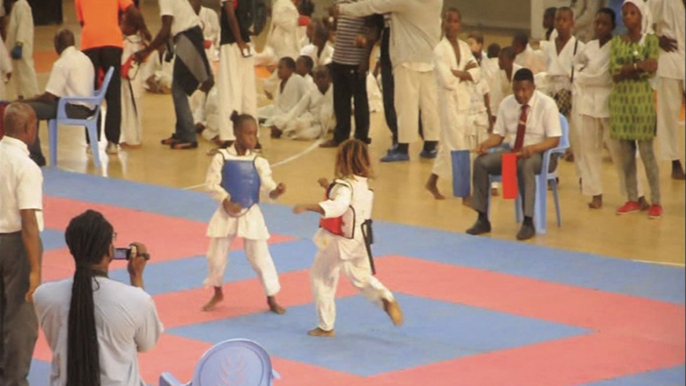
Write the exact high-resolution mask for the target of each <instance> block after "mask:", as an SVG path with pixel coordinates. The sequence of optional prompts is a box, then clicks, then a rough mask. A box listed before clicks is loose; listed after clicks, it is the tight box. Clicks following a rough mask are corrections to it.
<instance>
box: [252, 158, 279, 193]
mask: <svg viewBox="0 0 686 386" xmlns="http://www.w3.org/2000/svg"><path fill="white" fill-rule="evenodd" d="M255 167H256V168H257V173H258V174H259V175H260V187H261V189H262V193H263V194H265V195H268V194H269V193H271V192H272V191H273V190H274V189H276V182H274V179H273V178H272V168H271V167H269V162H268V161H267V160H266V159H264V158H262V157H257V158H256V159H255Z"/></svg>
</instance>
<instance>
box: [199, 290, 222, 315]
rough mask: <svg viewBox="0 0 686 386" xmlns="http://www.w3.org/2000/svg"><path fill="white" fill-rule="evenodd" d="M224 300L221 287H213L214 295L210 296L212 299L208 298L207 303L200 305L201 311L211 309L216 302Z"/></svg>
mask: <svg viewBox="0 0 686 386" xmlns="http://www.w3.org/2000/svg"><path fill="white" fill-rule="evenodd" d="M223 300H224V293H223V292H222V289H221V287H214V295H213V296H212V299H210V301H209V302H207V304H205V305H204V306H202V310H203V311H212V310H214V308H215V307H216V306H217V304H218V303H220V302H222V301H223Z"/></svg>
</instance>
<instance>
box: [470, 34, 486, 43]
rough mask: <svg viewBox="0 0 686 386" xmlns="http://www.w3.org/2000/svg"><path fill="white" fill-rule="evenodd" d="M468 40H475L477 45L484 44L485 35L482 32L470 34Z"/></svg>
mask: <svg viewBox="0 0 686 386" xmlns="http://www.w3.org/2000/svg"><path fill="white" fill-rule="evenodd" d="M467 39H474V40H475V41H476V42H477V43H479V44H484V34H482V33H481V32H477V31H474V32H470V33H469V35H468V36H467Z"/></svg>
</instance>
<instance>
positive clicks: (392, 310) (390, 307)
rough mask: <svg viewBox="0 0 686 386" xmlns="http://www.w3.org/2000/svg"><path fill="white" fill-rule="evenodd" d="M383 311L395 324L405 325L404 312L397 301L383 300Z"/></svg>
mask: <svg viewBox="0 0 686 386" xmlns="http://www.w3.org/2000/svg"><path fill="white" fill-rule="evenodd" d="M382 301H383V309H384V311H386V313H387V314H388V316H389V317H390V318H391V320H392V321H393V324H394V325H396V326H400V325H402V324H403V311H402V310H401V309H400V305H399V304H398V302H397V301H396V300H393V301H390V300H386V299H383V300H382Z"/></svg>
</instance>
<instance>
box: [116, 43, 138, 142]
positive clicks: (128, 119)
mask: <svg viewBox="0 0 686 386" xmlns="http://www.w3.org/2000/svg"><path fill="white" fill-rule="evenodd" d="M141 49H143V44H142V39H141V37H140V36H139V35H130V36H125V37H124V49H123V51H122V56H121V63H122V64H124V63H126V61H127V60H128V59H129V57H130V56H131V55H133V54H134V53H136V52H138V51H139V50H141ZM115 76H119V74H115ZM129 76H131V77H134V78H133V79H130V80H129V79H126V78H122V80H121V137H120V138H119V142H120V143H126V144H128V145H140V144H141V141H142V140H143V138H142V132H141V128H142V121H143V105H142V103H141V96H142V95H143V91H144V86H143V77H142V76H139V74H137V73H134V71H133V70H131V71H130V74H129Z"/></svg>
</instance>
